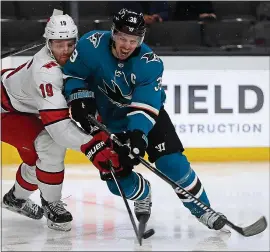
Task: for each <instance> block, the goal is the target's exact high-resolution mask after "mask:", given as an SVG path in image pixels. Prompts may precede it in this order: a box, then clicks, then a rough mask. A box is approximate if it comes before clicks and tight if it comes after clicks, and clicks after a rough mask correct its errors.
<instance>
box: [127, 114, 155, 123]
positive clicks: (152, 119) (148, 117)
mask: <svg viewBox="0 0 270 252" xmlns="http://www.w3.org/2000/svg"><path fill="white" fill-rule="evenodd" d="M137 114H142V115H144V116H145V117H146V118H147V119H148V120H149V121H150V122H151V123H152V124H153V125H155V124H156V120H155V119H154V118H153V117H151V116H150V115H149V114H147V113H145V112H144V111H142V110H136V111H133V112H130V113H128V114H127V116H133V115H137Z"/></svg>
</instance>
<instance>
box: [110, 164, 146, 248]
mask: <svg viewBox="0 0 270 252" xmlns="http://www.w3.org/2000/svg"><path fill="white" fill-rule="evenodd" d="M110 171H111V175H112V177H113V180H114V182H115V184H116V186H117V188H118V191H119V193H120V194H121V197H122V199H123V201H124V203H125V206H126V209H127V211H128V215H129V218H130V221H131V224H132V226H133V229H134V232H135V234H136V237H137V240H138V242H139V244H140V245H142V242H141V239H140V238H139V232H138V229H137V226H136V223H135V220H134V217H133V214H132V212H131V210H130V207H129V204H128V202H127V198H126V195H125V192H124V191H123V189H122V186H121V185H120V183H119V182H118V180H117V179H116V177H115V172H114V169H113V167H112V166H111V167H110Z"/></svg>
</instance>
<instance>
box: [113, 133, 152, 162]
mask: <svg viewBox="0 0 270 252" xmlns="http://www.w3.org/2000/svg"><path fill="white" fill-rule="evenodd" d="M116 135H117V137H118V138H119V140H120V141H121V142H122V143H128V144H124V146H122V147H116V146H115V147H114V149H115V151H116V152H117V153H118V154H119V159H120V162H121V164H123V165H125V164H132V165H138V164H139V163H140V161H139V159H138V158H134V157H136V156H140V157H144V155H145V151H146V148H147V145H148V140H147V137H146V135H145V134H144V133H143V132H142V131H141V130H133V131H128V132H125V133H120V134H116ZM130 154H131V155H132V156H134V157H131V156H130Z"/></svg>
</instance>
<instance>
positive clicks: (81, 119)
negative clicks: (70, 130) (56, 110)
mask: <svg viewBox="0 0 270 252" xmlns="http://www.w3.org/2000/svg"><path fill="white" fill-rule="evenodd" d="M68 104H69V106H70V107H71V116H72V118H73V119H74V120H75V121H76V122H78V123H80V125H81V127H82V128H83V129H84V130H85V131H86V132H87V133H90V132H91V125H90V123H89V121H88V119H87V117H88V115H89V114H90V115H94V116H95V114H96V103H95V98H94V94H93V92H92V91H89V90H87V89H76V90H74V91H73V92H72V94H71V95H70V99H69V103H68Z"/></svg>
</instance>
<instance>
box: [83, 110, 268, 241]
mask: <svg viewBox="0 0 270 252" xmlns="http://www.w3.org/2000/svg"><path fill="white" fill-rule="evenodd" d="M88 120H89V121H90V122H91V123H93V124H94V125H96V126H97V127H98V128H99V129H101V130H103V131H104V132H106V133H107V134H108V135H109V136H110V138H111V139H112V140H113V141H114V142H115V143H116V144H117V145H119V146H123V144H122V143H121V142H120V141H119V140H118V138H117V137H116V135H114V134H112V133H111V132H110V131H109V130H108V129H107V128H106V126H105V125H103V124H102V123H100V122H98V121H97V120H96V119H95V118H94V117H93V116H92V115H88ZM137 158H139V160H140V162H141V163H142V164H143V165H144V166H145V167H146V168H148V169H149V170H151V171H152V172H153V173H155V174H156V175H157V176H159V177H160V178H161V179H163V180H164V181H166V182H167V183H168V184H170V185H171V186H172V187H173V189H174V190H175V192H176V193H177V194H181V195H184V196H185V197H186V198H188V199H189V200H191V202H193V203H194V204H196V205H197V206H199V207H200V208H202V209H203V210H204V211H206V212H210V213H213V214H216V215H220V214H219V213H217V212H216V211H214V210H213V209H212V208H211V207H209V206H207V205H205V204H204V203H203V202H202V201H200V200H199V199H197V198H196V197H195V196H194V195H193V194H191V193H190V192H188V191H186V190H185V189H184V188H182V187H181V186H179V185H178V184H177V183H175V182H174V181H173V180H171V179H170V178H169V177H167V176H166V175H165V174H163V173H162V172H161V171H159V170H158V169H156V168H155V167H153V166H152V165H150V164H149V163H148V162H147V161H146V160H144V159H143V158H142V157H140V156H138V157H137ZM226 224H227V225H228V226H230V227H231V228H232V229H234V230H235V231H236V232H238V233H240V234H241V235H243V236H252V235H256V234H258V233H261V232H263V231H264V230H265V229H266V227H267V222H266V219H265V217H261V218H260V219H259V220H258V221H257V222H255V223H254V224H252V225H250V226H248V227H246V228H241V227H238V226H236V225H234V224H233V223H232V222H230V221H229V220H228V219H226Z"/></svg>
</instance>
